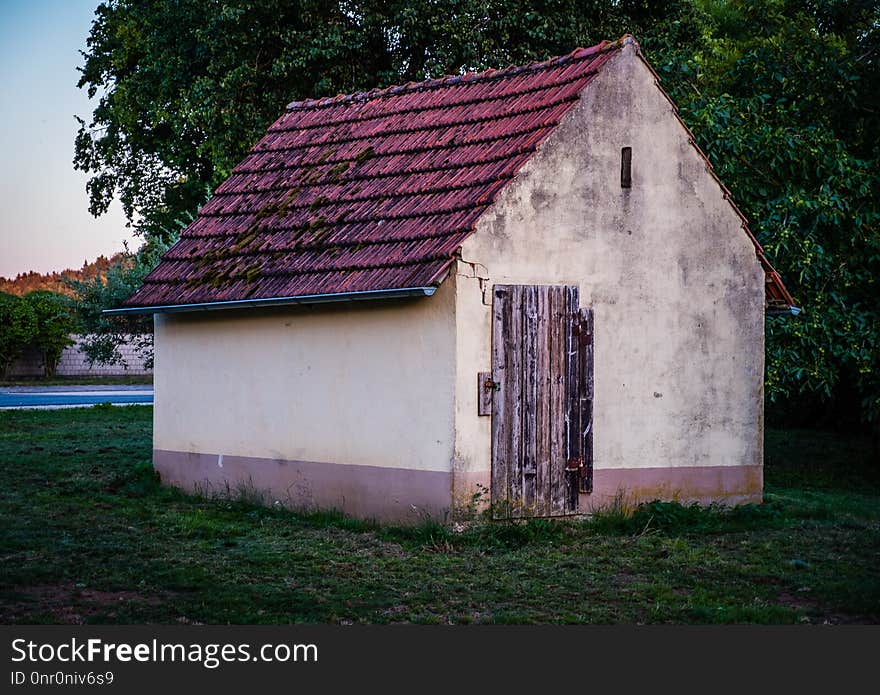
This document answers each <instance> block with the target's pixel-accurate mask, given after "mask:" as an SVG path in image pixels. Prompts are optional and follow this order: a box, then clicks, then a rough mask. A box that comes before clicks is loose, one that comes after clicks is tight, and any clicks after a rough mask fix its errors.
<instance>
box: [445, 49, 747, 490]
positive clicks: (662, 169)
mask: <svg viewBox="0 0 880 695" xmlns="http://www.w3.org/2000/svg"><path fill="white" fill-rule="evenodd" d="M622 147H632V188H630V189H623V188H621V185H620V157H621V148H622ZM462 258H463V260H464V261H469V262H473V263H478V264H479V265H474V266H468V265H467V264H465V263H460V264H459V272H460V273H461V274H462V275H468V274H471V275H478V276H479V275H482V276H483V277H484V278H486V279H485V280H484V281H482V282H481V281H480V280H478V279H476V278H474V279H464V278H462V277H460V278H459V284H458V287H459V292H458V295H457V297H456V311H457V314H458V316H459V317H460V321H462V323H464V322H465V320H466V323H467V325H468V330H467V331H463V330H461V331H459V333H458V341H457V346H456V348H457V351H458V372H457V381H456V390H457V407H456V442H455V458H456V463H455V467H456V474H457V477H456V494H457V496H459V497H463V496H466V495H467V494H469V493H470V490H471V489H472V487H469V486H472V485H473V484H475V483H476V482H482V483H483V484H486V485H488V474H489V460H490V456H489V454H490V450H491V431H490V418H488V417H478V416H477V410H476V373H477V372H478V371H484V370H488V369H489V368H490V366H491V365H490V363H489V360H490V344H491V312H490V306H489V304H490V301H491V294H489V293H488V292H487V293H486V295H485V301H484V298H483V289H484V288H486V287H491V286H492V285H493V284H495V283H510V284H556V283H558V284H576V285H579V286H580V294H581V304H582V305H592V306H593V309H594V315H595V403H594V409H595V413H594V418H595V419H594V447H595V454H594V465H595V470H596V474H597V477H596V484H597V494H596V495H594V498H593V500H592V501H593V502H594V503H595V502H596V501H597V500H598V499H599V498H602V501H603V502H607V501H608V498H609V496H610V495H612V493H613V488H615V487H617V486H622V485H624V483H625V487H628V489H629V490H630V491H631V492H634V493H635V494H636V496H637V497H640V498H645V497H647V498H651V497H654V496H663V497H675V496H680V497H681V498H683V499H688V498H696V499H725V498H726V499H729V500H731V501H744V500H755V499H760V491H761V475H760V471H761V468H760V466H761V463H762V439H763V434H762V421H763V366H764V361H763V360H764V358H763V355H764V346H763V335H764V334H763V325H764V313H763V306H764V274H763V271H762V269H761V267H760V265H759V263H758V261H757V259H756V256H755V250H754V246H753V245H752V243H751V241H750V240H749V239H748V237H747V236H746V234H745V233H744V232H743V231H742V229H741V223H740V220H739V218H738V217H737V215H736V214H735V213H734V211H733V210H732V208H731V207H730V205H729V204H728V203H727V201H725V199H724V198H723V194H722V191H721V189H720V187H719V186H718V184H717V183H716V182H715V181H714V180H713V178H712V177H711V176H710V175H709V173H708V172H707V170H706V163H705V162H704V161H703V159H702V158H701V157H700V156H699V154H698V153H697V151H696V150H695V149H694V147H693V146H692V145H691V144H690V143H689V141H688V134H687V131H686V130H685V129H684V128H683V127H682V126H681V125H680V124H679V123H678V121H677V120H676V119H675V118H674V116H673V111H672V106H671V104H670V103H669V102H668V101H667V100H666V99H665V98H664V96H663V95H662V93H661V92H660V90H658V89H657V88H656V86H655V83H654V77H653V74H652V73H651V72H650V70H649V69H648V68H647V67H646V66H645V65H644V64H643V63H642V62H641V60H640V59H639V57H638V56H637V55H636V53H635V50H634V47H633V46H631V45H629V46H626V47H625V48H624V49H623V51H622V52H621V53H620V54H619V55H618V56H617V57H616V58H614V59H613V62H611V63H610V64H609V65H608V66H606V67H605V68H604V69H603V71H602V72H601V73H600V75H599V76H598V77H597V78H596V80H595V81H594V82H593V83H592V84H591V85H590V86H589V87H588V88H587V90H586V91H585V93H584V96H583V98H582V99H581V101H580V103H579V104H578V105H577V106H576V107H575V108H574V109H573V111H572V112H571V113H569V114H568V116H566V118H565V119H564V120H563V123H562V124H561V125H560V127H559V128H558V129H557V130H556V131H555V132H554V133H553V134H552V135H551V136H550V138H548V140H547V141H545V143H544V144H543V145H542V146H541V148H540V150H539V151H538V153H537V154H536V155H535V156H534V157H533V158H532V159H531V160H530V161H529V162H528V163H527V164H526V166H525V167H524V169H523V170H522V171H521V172H520V173H519V175H518V176H517V177H516V179H515V180H514V181H513V182H512V183H511V184H510V185H509V186H508V187H507V188H505V189H504V191H503V192H502V194H501V195H500V197H499V200H498V202H497V203H496V205H495V206H494V207H493V208H492V209H491V210H490V211H489V212H488V213H487V214H486V215H484V216H483V217H482V218H481V220H480V222H479V223H478V227H477V232H476V234H475V235H473V236H472V237H470V238H469V239H468V240H467V241H466V242H465V244H464V245H463V249H462ZM465 317H466V319H465ZM682 467H689V468H688V472H687V473H686V474H685V475H684V476H682V475H680V474H677V473H676V471H678V472H679V473H681V472H682V471H683V469H682ZM719 467H747V468H743V469H739V468H738V469H737V470H742V471H743V473H742V474H741V475H738V476H734V477H736V478H737V481H735V482H731V481H730V475H729V474H730V473H731V471H732V470H733V469H732V468H731V469H727V470H721V471H719ZM648 468H652V469H660V468H663V469H666V470H667V471H670V475H668V476H665V477H664V476H663V475H653V476H651V475H646V476H642V477H641V478H640V477H639V476H635V477H633V476H630V477H629V478H628V479H626V480H624V478H622V477H621V476H620V475H614V474H611V473H607V472H608V471H613V470H616V471H621V470H624V469H648ZM603 471H606V473H604V474H603ZM655 473H659V471H655ZM688 474H690V478H691V480H692V481H694V484H693V485H691V487H688V485H689V484H688V483H687V482H686V481H687V479H688V478H687V476H688ZM603 481H604V482H603ZM664 481H666V482H664ZM680 481H685V482H680ZM643 483H644V484H643ZM640 486H641V487H640ZM642 488H643V489H642ZM716 488H717V489H716ZM583 501H584V500H582V502H583ZM587 502H588V503H589V502H590V500H587Z"/></svg>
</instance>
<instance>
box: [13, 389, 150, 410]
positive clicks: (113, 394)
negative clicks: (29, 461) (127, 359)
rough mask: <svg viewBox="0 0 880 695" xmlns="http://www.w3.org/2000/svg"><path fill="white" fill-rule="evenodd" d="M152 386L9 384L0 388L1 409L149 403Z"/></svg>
mask: <svg viewBox="0 0 880 695" xmlns="http://www.w3.org/2000/svg"><path fill="white" fill-rule="evenodd" d="M152 402H153V387H152V386H147V385H144V386H66V385H65V386H11V387H8V388H0V410H3V409H10V408H76V407H83V406H91V405H97V404H99V403H112V404H113V405H131V404H151V403H152Z"/></svg>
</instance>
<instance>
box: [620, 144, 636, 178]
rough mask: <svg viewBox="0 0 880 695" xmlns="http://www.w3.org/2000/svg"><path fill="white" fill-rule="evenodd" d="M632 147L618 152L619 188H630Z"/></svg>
mask: <svg viewBox="0 0 880 695" xmlns="http://www.w3.org/2000/svg"><path fill="white" fill-rule="evenodd" d="M632 155H633V149H632V147H624V148H622V149H621V150H620V187H621V188H631V187H632Z"/></svg>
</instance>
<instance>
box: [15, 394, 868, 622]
mask: <svg viewBox="0 0 880 695" xmlns="http://www.w3.org/2000/svg"><path fill="white" fill-rule="evenodd" d="M151 418H152V408H149V407H128V408H125V407H112V406H98V407H95V408H90V409H73V410H55V411H6V412H2V413H0V469H2V481H3V485H2V489H0V496H2V497H0V499H2V504H0V563H2V571H0V622H2V623H5V624H8V623H81V622H85V623H258V622H259V623H290V622H331V623H336V622H369V623H384V622H420V623H472V622H495V623H530V622H538V623H582V622H585V623H596V622H598V623H637V622H640V623H641V622H647V623H653V622H675V623H739V622H746V623H797V622H811V623H813V622H817V623H824V622H832V623H850V622H860V623H861V622H866V623H877V622H880V481H878V475H877V473H878V465H877V462H876V461H874V460H873V458H872V455H871V453H870V448H869V445H868V442H867V441H866V440H860V439H853V438H841V437H837V436H835V435H831V434H826V433H814V432H805V431H784V432H783V431H779V432H770V433H769V434H768V437H767V454H766V470H765V477H766V480H767V493H766V500H767V501H766V503H765V504H764V505H761V506H756V507H742V508H739V509H737V510H735V511H732V512H721V511H718V510H713V509H709V510H700V509H697V508H688V507H681V506H678V505H669V504H653V505H646V506H643V507H642V508H640V509H639V510H638V511H637V512H636V514H635V515H634V516H632V517H625V516H623V515H620V514H614V513H608V514H604V515H600V516H598V517H596V518H595V519H594V520H592V521H590V522H585V521H579V522H567V523H555V522H546V521H532V522H530V523H526V524H493V525H488V526H487V525H485V524H477V525H475V526H474V527H473V528H471V529H470V530H467V531H464V532H461V533H454V532H453V531H451V530H448V529H446V528H443V527H440V526H432V525H425V526H422V527H418V528H412V529H405V528H393V527H383V526H376V525H371V524H367V523H361V522H355V521H351V520H347V519H344V518H340V517H338V516H334V515H332V514H318V515H300V514H295V513H292V512H289V511H284V510H272V509H264V508H261V507H256V506H253V505H249V504H247V503H244V502H234V501H229V500H217V499H215V500H207V499H202V498H197V497H193V496H187V495H184V494H182V493H179V492H176V491H173V490H169V489H164V488H162V487H160V486H159V485H158V483H157V481H156V479H155V477H154V475H153V472H152V469H151V466H150V446H151V445H150V428H151Z"/></svg>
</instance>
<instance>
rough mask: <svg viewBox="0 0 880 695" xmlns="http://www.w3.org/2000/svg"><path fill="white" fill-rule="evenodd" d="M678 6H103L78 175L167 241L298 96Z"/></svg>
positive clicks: (486, 60)
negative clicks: (175, 225) (95, 102)
mask: <svg viewBox="0 0 880 695" xmlns="http://www.w3.org/2000/svg"><path fill="white" fill-rule="evenodd" d="M682 4H683V3H681V2H670V1H668V0H667V1H666V2H646V1H643V2H636V1H634V0H628V1H624V2H620V3H615V4H609V3H607V2H603V1H599V0H592V1H583V0H581V1H580V2H577V1H574V0H545V1H544V2H540V3H534V2H523V1H521V0H516V1H514V0H506V1H505V2H501V1H500V0H488V1H487V0H416V1H412V0H407V1H404V0H392V1H391V2H385V1H384V0H381V1H380V0H366V1H363V0H361V1H353V0H352V1H342V2H336V3H334V2H324V1H322V0H227V1H226V2H223V3H222V4H221V3H218V2H216V1H215V0H147V1H143V0H108V1H107V2H104V3H102V4H101V5H99V6H98V8H97V10H96V13H95V21H94V23H93V25H92V29H91V32H90V34H89V37H88V40H87V49H88V50H87V51H85V52H83V57H84V64H83V66H82V68H81V77H80V80H79V86H80V87H81V88H84V89H86V90H87V91H88V94H89V96H90V97H95V96H99V95H100V96H99V100H98V105H97V107H96V108H95V110H94V113H93V114H92V119H91V121H90V122H89V123H88V124H87V123H86V122H85V120H83V119H80V120H79V122H80V129H79V132H78V135H77V137H76V143H75V146H76V147H75V155H74V166H75V167H76V168H78V169H81V170H83V171H85V172H87V173H89V174H90V175H91V178H90V179H89V182H88V191H89V196H90V201H91V202H90V210H91V212H92V213H93V214H95V215H99V214H101V213H103V212H104V211H106V210H107V207H108V205H109V204H110V201H111V200H113V198H114V197H116V196H118V197H119V199H120V200H121V201H122V205H123V209H124V210H125V213H126V215H127V216H128V219H129V221H130V222H132V223H135V221H136V225H137V227H138V228H139V229H140V231H142V232H143V233H145V234H147V235H159V236H161V235H162V234H163V233H164V231H165V230H167V229H170V228H172V227H173V224H172V221H173V220H174V219H176V218H177V217H179V216H180V215H181V214H183V213H192V212H193V211H194V210H195V209H196V208H197V207H198V206H199V205H200V204H202V203H204V202H205V200H207V198H208V196H209V195H210V192H211V191H212V190H213V188H215V187H216V186H217V185H219V184H220V183H221V182H222V181H223V180H224V179H225V178H226V177H227V176H228V175H229V172H230V170H231V168H232V167H233V166H234V165H235V164H236V163H237V162H238V161H239V160H240V159H241V158H242V157H243V155H244V154H245V153H246V152H247V150H248V149H249V148H250V147H251V146H252V145H253V144H254V143H255V142H256V141H257V139H258V138H259V137H260V136H261V135H262V134H263V132H264V131H265V129H266V127H267V126H268V125H269V124H270V123H271V122H272V121H274V120H275V119H276V118H278V116H280V115H281V114H282V113H283V109H284V105H285V104H287V103H288V102H290V101H293V100H295V99H301V98H305V97H313V96H321V95H332V94H336V93H338V92H352V91H357V90H363V89H370V88H373V87H375V86H377V85H379V86H381V85H387V84H390V83H395V82H405V81H408V80H418V79H423V78H425V77H428V76H431V75H438V74H445V73H457V72H459V71H461V70H463V69H481V68H486V67H491V66H498V65H506V64H508V63H512V62H515V63H520V62H526V61H529V60H533V59H535V58H541V57H549V56H550V55H555V54H559V53H563V52H567V51H570V50H571V49H572V48H573V47H574V46H575V45H577V44H583V45H591V44H594V43H597V42H598V41H600V40H601V39H603V38H607V37H609V36H610V37H615V38H616V37H617V36H620V35H621V34H623V33H624V31H627V30H633V29H634V28H635V27H634V26H633V25H634V24H639V23H640V22H644V23H645V25H646V26H647V25H648V24H649V23H655V22H656V20H657V19H658V18H662V17H664V16H666V15H667V14H676V12H677V11H678V7H679V6H681V5H682ZM164 240H165V241H167V238H164Z"/></svg>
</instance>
